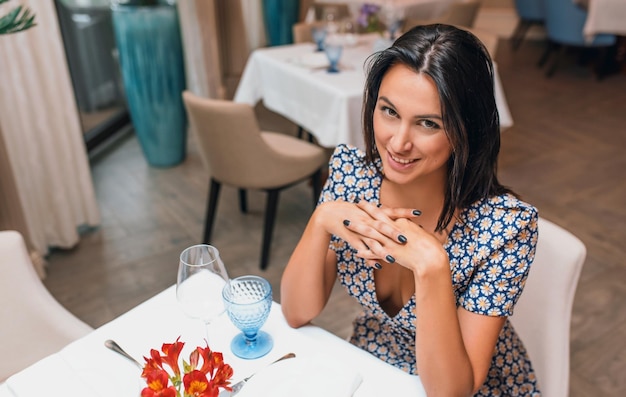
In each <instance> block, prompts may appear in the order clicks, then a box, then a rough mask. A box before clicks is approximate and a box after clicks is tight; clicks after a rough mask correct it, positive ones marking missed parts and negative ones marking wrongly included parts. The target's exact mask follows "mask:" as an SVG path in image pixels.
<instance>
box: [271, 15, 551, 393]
mask: <svg viewBox="0 0 626 397" xmlns="http://www.w3.org/2000/svg"><path fill="white" fill-rule="evenodd" d="M493 76H494V71H493V65H492V62H491V59H490V56H489V53H488V52H487V50H486V49H485V47H484V46H483V45H482V44H481V42H480V41H479V40H478V39H477V38H476V37H475V36H474V35H473V34H471V33H469V32H467V31H464V30H460V29H457V28H455V27H452V26H449V25H428V26H418V27H415V28H413V29H411V30H410V31H408V32H407V33H405V34H404V35H403V36H401V37H400V38H398V39H397V40H396V41H395V42H394V44H393V45H392V46H391V47H390V48H388V49H386V50H383V51H381V52H379V53H377V54H375V55H373V57H372V58H371V59H370V62H369V70H368V74H367V79H366V84H365V95H364V106H363V126H364V131H363V133H364V140H365V151H364V152H363V151H361V150H359V149H356V148H354V147H351V146H347V145H339V146H338V147H337V150H336V151H335V153H334V155H333V157H332V158H331V161H330V170H329V178H328V180H327V183H326V186H325V188H324V190H323V192H322V195H321V198H320V204H319V205H318V207H317V208H316V210H315V211H314V213H313V215H312V216H311V219H310V220H309V223H308V225H307V227H306V229H305V232H304V234H303V235H302V238H301V239H300V242H299V243H298V245H297V247H296V249H295V251H294V252H293V254H292V256H291V258H290V260H289V263H288V265H287V267H286V269H285V272H284V274H283V278H282V282H281V302H282V308H283V312H284V314H285V317H286V319H287V321H288V323H289V324H290V325H291V326H294V327H299V326H302V325H304V324H307V323H309V322H310V321H311V320H313V319H314V318H315V317H316V316H317V315H318V314H319V313H320V312H321V311H322V309H323V308H324V306H325V305H326V302H327V300H328V297H329V295H330V293H331V289H332V286H333V284H334V281H335V280H336V279H338V280H339V281H340V282H341V284H343V285H344V287H345V288H346V290H347V291H348V293H349V294H350V295H352V296H353V297H354V298H355V299H356V300H357V301H358V302H359V303H360V304H361V305H362V307H363V313H362V314H360V315H359V316H358V317H357V318H356V319H355V321H354V329H353V334H352V336H351V338H350V341H351V343H353V344H355V345H356V346H358V347H360V348H361V349H363V350H366V351H368V352H370V353H372V354H373V355H375V356H377V357H378V358H380V359H381V360H383V361H386V362H387V363H388V364H391V365H393V366H396V367H398V368H400V369H402V370H404V371H406V372H409V373H411V374H419V375H420V380H421V381H422V383H423V385H424V388H425V389H426V393H427V394H429V395H430V394H435V391H436V392H437V394H441V395H470V394H474V395H477V396H490V395H496V394H498V395H520V396H536V395H539V392H538V387H537V384H536V379H535V375H534V371H533V369H532V366H531V363H530V361H529V359H528V356H527V354H526V350H525V349H524V346H523V344H522V343H521V341H520V340H519V338H518V337H517V334H516V333H515V330H514V329H513V327H512V325H511V323H510V322H509V321H508V320H507V317H508V316H510V315H511V314H512V311H513V307H514V305H515V303H516V301H517V299H518V297H519V295H520V293H521V291H522V288H523V285H524V280H525V279H526V277H527V275H528V271H529V269H530V264H531V263H532V261H533V258H534V252H535V245H536V241H537V211H536V210H535V208H534V207H533V206H531V205H529V204H527V203H525V202H523V201H521V200H519V199H518V198H517V197H516V195H515V194H514V193H513V192H512V191H510V190H509V189H507V188H505V187H504V186H502V185H501V184H500V183H499V182H498V179H497V176H496V164H497V154H498V150H499V146H500V132H499V129H500V128H499V121H498V112H497V109H496V101H495V97H494V84H493V81H494V79H493ZM468 82H471V84H470V83H468ZM494 352H495V354H494ZM511 355H513V356H515V357H518V358H517V359H516V360H515V362H512V360H509V359H508V358H507V357H510V356H511Z"/></svg>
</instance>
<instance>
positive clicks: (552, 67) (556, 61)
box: [546, 45, 567, 77]
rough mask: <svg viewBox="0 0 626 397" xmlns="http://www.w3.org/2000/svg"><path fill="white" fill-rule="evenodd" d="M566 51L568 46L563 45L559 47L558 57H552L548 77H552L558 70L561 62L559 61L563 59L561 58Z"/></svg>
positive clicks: (547, 72)
mask: <svg viewBox="0 0 626 397" xmlns="http://www.w3.org/2000/svg"><path fill="white" fill-rule="evenodd" d="M566 51H567V46H565V45H561V46H560V47H559V52H557V54H556V57H554V58H553V59H552V62H551V63H550V66H548V70H547V71H546V77H552V75H553V74H554V72H555V71H556V67H557V66H558V64H559V61H560V60H561V58H562V57H563V55H564V54H565V52H566Z"/></svg>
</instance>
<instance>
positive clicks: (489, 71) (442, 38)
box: [363, 24, 512, 231]
mask: <svg viewBox="0 0 626 397" xmlns="http://www.w3.org/2000/svg"><path fill="white" fill-rule="evenodd" d="M396 64H403V65H406V66H407V67H409V68H411V69H412V70H414V71H415V72H416V73H424V74H426V75H428V76H430V77H431V78H432V79H433V81H434V82H435V85H436V86H437V91H438V93H439V100H440V102H441V113H442V117H443V125H444V129H445V131H446V134H447V135H448V139H449V140H450V144H451V145H452V155H451V157H450V159H449V160H448V170H449V172H448V183H447V184H446V186H447V188H446V192H445V200H444V208H443V211H442V213H441V214H440V216H439V219H438V221H437V228H436V230H438V231H440V230H443V229H445V228H446V227H447V226H448V224H449V223H450V222H451V220H452V217H453V216H454V211H455V210H456V209H457V208H466V207H468V206H470V205H471V204H473V203H474V202H476V201H478V200H481V199H485V198H487V197H490V196H494V195H498V194H502V193H505V192H510V193H512V192H511V191H510V190H509V189H507V188H506V187H504V186H502V185H501V184H500V182H498V179H497V176H496V174H497V160H498V152H499V151H500V121H499V118H498V110H497V107H496V101H495V96H494V85H493V81H494V80H493V76H494V72H493V63H492V61H491V57H490V56H489V53H488V52H487V49H486V48H485V46H484V45H483V44H482V43H481V42H480V40H478V39H477V38H476V37H475V36H474V35H473V34H471V33H469V32H467V31H465V30H461V29H458V28H456V27H453V26H449V25H442V24H436V25H426V26H416V27H414V28H413V29H411V30H409V31H408V32H406V33H405V34H403V35H402V36H400V37H399V38H398V39H397V40H396V41H395V42H394V43H393V45H392V46H391V47H389V48H387V49H385V50H383V51H380V52H378V53H376V54H374V55H372V57H371V58H370V59H369V62H368V72H367V80H366V83H365V95H364V99H363V126H364V130H363V132H364V135H365V137H364V138H365V151H366V158H367V160H368V161H370V162H375V160H376V159H377V158H378V157H379V155H378V152H377V151H376V145H375V142H374V125H373V117H374V116H373V115H374V109H375V107H376V102H377V100H378V90H379V89H380V84H381V82H382V79H383V77H384V75H385V74H386V73H387V71H388V70H389V68H390V67H391V66H393V65H396Z"/></svg>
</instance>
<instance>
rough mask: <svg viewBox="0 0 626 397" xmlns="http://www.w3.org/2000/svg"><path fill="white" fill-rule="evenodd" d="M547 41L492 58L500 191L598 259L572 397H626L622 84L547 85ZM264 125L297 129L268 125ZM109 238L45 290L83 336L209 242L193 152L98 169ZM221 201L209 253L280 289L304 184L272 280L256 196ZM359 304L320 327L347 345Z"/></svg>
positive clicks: (100, 162) (585, 77) (51, 275)
mask: <svg viewBox="0 0 626 397" xmlns="http://www.w3.org/2000/svg"><path fill="white" fill-rule="evenodd" d="M542 51H543V45H542V44H541V43H540V42H525V43H524V44H523V45H522V47H521V48H520V50H519V51H517V52H515V53H513V52H512V51H511V50H510V48H509V46H508V43H507V42H505V41H504V42H501V43H500V49H499V50H498V55H497V57H496V59H497V62H498V68H499V73H500V76H501V79H502V83H503V86H504V90H505V92H506V97H507V99H508V103H509V106H510V109H511V113H512V115H513V119H514V122H515V125H514V126H513V127H512V128H510V129H508V130H506V131H504V132H503V134H502V151H501V161H500V177H501V180H502V181H503V182H504V183H505V184H506V185H509V186H511V187H513V188H514V189H515V190H516V191H517V192H518V193H520V194H521V195H522V196H523V197H524V199H526V200H527V201H529V202H531V203H533V204H534V205H535V206H537V207H538V209H539V211H540V215H541V216H543V217H545V218H547V219H550V220H552V221H553V222H555V223H557V224H559V225H561V226H563V227H565V228H567V229H569V230H570V231H572V232H573V233H574V234H576V235H577V236H578V237H580V238H581V239H582V240H583V242H584V243H585V244H586V246H587V249H588V256H587V260H586V263H585V266H584V268H583V271H582V276H581V278H580V283H579V287H578V291H577V294H576V298H575V303H574V312H573V319H572V327H571V330H572V333H571V358H572V360H571V393H570V394H571V396H577V397H578V396H580V397H582V396H595V397H602V396H624V395H626V376H624V375H625V374H626V305H625V302H626V264H625V259H626V178H625V176H624V174H625V172H626V155H625V154H624V153H626V75H624V74H614V75H611V76H609V77H607V78H605V79H604V80H602V81H596V80H595V79H593V77H592V75H591V73H590V71H589V69H588V68H586V67H583V66H579V65H577V64H576V62H575V59H574V58H572V59H568V60H566V61H564V62H562V63H561V66H560V68H559V69H558V70H557V72H556V74H555V75H554V77H553V78H551V79H545V78H544V76H543V74H542V71H541V70H539V69H537V68H536V66H535V65H536V62H537V60H538V58H539V57H540V55H541V53H542ZM263 121H264V123H265V124H266V125H270V124H271V125H273V126H275V127H276V128H283V127H284V128H286V130H285V131H286V132H288V133H293V132H294V128H293V126H292V125H288V124H285V123H284V122H281V120H278V119H273V118H271V117H268V115H267V113H265V114H264V116H263ZM92 170H93V177H94V182H95V187H96V191H97V197H98V200H99V204H100V209H101V212H102V225H101V226H100V227H98V228H96V229H93V230H88V231H86V232H85V234H84V237H83V239H82V240H81V242H80V244H79V245H78V246H77V247H76V248H75V249H73V250H71V251H56V252H53V253H52V254H51V255H50V256H49V258H48V260H49V267H48V278H47V279H46V280H45V283H46V285H47V286H48V288H49V289H50V290H51V291H52V293H53V294H54V295H55V296H56V297H57V298H58V299H59V301H60V302H61V303H62V304H63V305H65V306H66V307H67V308H69V309H70V310H71V311H72V312H73V313H75V314H76V315H77V316H79V317H80V318H82V319H83V320H85V321H86V322H87V323H89V324H91V325H92V326H94V327H96V326H99V325H101V324H103V323H105V322H107V321H109V320H111V319H113V318H115V317H116V316H118V315H120V314H121V313H123V312H125V311H126V310H128V309H130V308H132V307H133V306H135V305H136V304H138V303H139V302H141V301H143V300H145V299H147V298H149V297H151V296H152V295H154V294H155V293H157V292H159V291H161V290H162V289H164V288H166V287H168V286H170V285H172V284H173V283H174V282H175V279H176V268H177V264H178V255H179V253H180V252H181V251H182V250H183V249H184V248H185V247H187V246H189V245H192V244H195V243H198V242H199V240H200V236H201V232H202V224H203V218H204V208H205V199H206V195H207V178H208V176H207V173H206V172H205V170H204V169H203V168H202V165H201V162H200V158H199V157H198V153H197V151H196V149H195V147H194V146H193V142H190V146H189V154H188V157H187V159H186V161H185V162H184V163H183V164H182V165H180V166H178V167H175V168H171V169H155V168H149V167H148V166H147V165H146V163H145V161H144V159H143V157H142V155H141V152H140V148H139V146H138V144H137V141H136V140H135V139H134V138H133V137H129V138H126V139H123V140H122V141H120V142H119V143H118V144H117V145H116V146H115V147H114V148H112V149H111V150H109V151H107V152H105V153H103V154H101V155H99V157H98V158H97V159H94V160H93V168H92ZM236 198H237V196H236V191H235V190H234V189H230V188H224V189H223V192H222V197H221V201H220V204H219V214H218V217H217V221H216V225H215V226H216V227H215V232H214V236H215V239H214V241H213V244H214V245H215V246H217V247H218V248H219V249H220V251H221V253H222V256H223V259H224V261H225V263H226V265H227V267H228V270H229V272H230V275H231V277H234V276H239V275H242V274H261V275H263V276H264V277H266V278H268V279H269V280H270V281H271V282H272V284H273V286H274V287H275V298H276V299H277V300H280V296H278V284H279V279H280V275H281V272H282V270H283V268H284V266H285V263H286V262H287V260H288V258H289V255H290V252H291V251H292V249H293V248H294V246H295V244H296V242H297V239H298V238H299V235H300V234H301V232H302V230H303V228H304V226H305V223H306V221H307V218H308V217H309V215H310V213H311V210H312V209H311V193H310V189H309V186H307V184H306V183H303V184H300V185H297V186H295V187H293V188H291V189H289V190H287V191H285V192H284V193H283V194H282V196H281V200H280V203H279V212H278V220H277V228H276V231H275V234H274V239H273V247H272V252H271V262H270V266H269V269H268V270H267V271H265V272H261V271H259V269H258V260H259V253H260V244H261V230H262V214H263V206H264V196H263V195H261V194H260V193H254V192H253V193H251V194H250V205H249V206H250V213H249V214H248V215H242V214H240V213H239V212H238V210H237V206H236ZM354 311H355V306H354V304H353V303H352V302H351V301H350V298H347V297H346V295H345V294H344V293H343V291H341V289H339V288H337V289H336V290H335V291H334V293H333V297H332V301H331V303H330V304H329V306H328V307H327V309H326V311H325V313H324V314H323V316H322V317H321V318H319V319H318V321H317V323H318V324H320V325H322V326H324V327H326V328H327V329H329V330H331V331H332V332H335V333H337V334H338V335H341V336H342V337H343V336H346V335H347V334H348V333H349V328H350V319H351V317H352V316H353V314H354Z"/></svg>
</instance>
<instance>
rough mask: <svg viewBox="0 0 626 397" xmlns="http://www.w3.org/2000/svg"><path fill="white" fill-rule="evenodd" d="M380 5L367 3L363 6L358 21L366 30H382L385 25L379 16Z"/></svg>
mask: <svg viewBox="0 0 626 397" xmlns="http://www.w3.org/2000/svg"><path fill="white" fill-rule="evenodd" d="M378 11H380V6H379V5H377V4H370V3H365V4H363V5H362V6H361V9H360V11H359V16H358V18H357V23H358V24H359V25H360V26H361V27H363V29H364V30H365V31H366V32H381V31H382V30H383V26H382V24H381V23H380V19H379V18H378Z"/></svg>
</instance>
